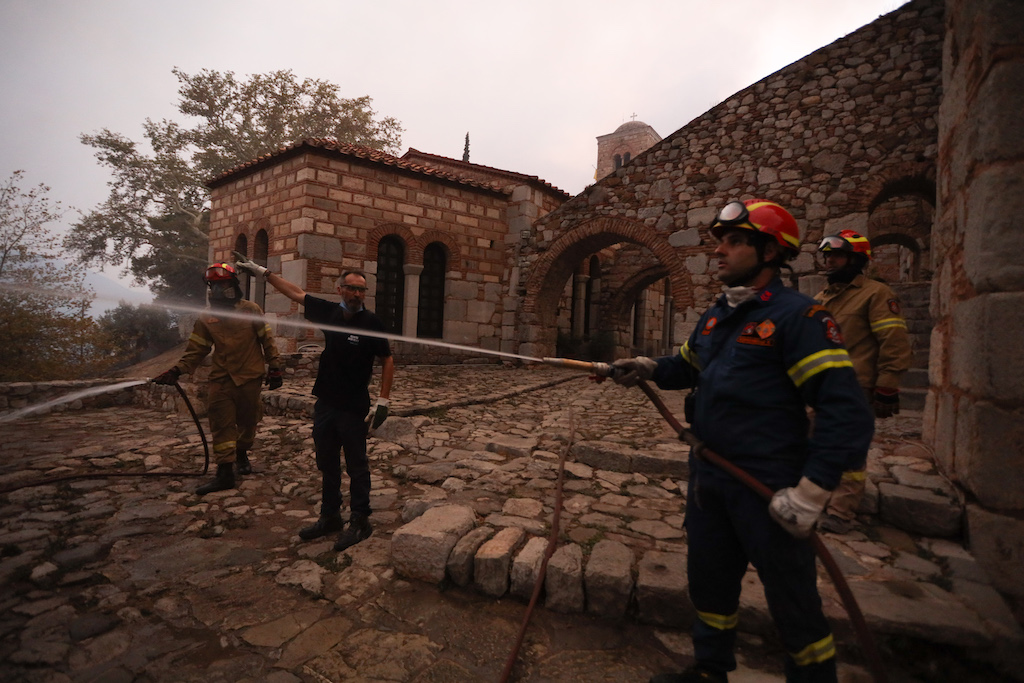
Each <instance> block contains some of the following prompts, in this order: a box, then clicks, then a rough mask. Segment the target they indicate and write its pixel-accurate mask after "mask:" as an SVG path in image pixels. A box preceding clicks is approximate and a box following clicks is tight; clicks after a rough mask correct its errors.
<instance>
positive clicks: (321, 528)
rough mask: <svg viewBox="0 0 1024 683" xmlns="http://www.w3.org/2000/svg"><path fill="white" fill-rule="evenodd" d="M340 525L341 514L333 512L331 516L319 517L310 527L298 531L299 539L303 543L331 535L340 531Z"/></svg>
mask: <svg viewBox="0 0 1024 683" xmlns="http://www.w3.org/2000/svg"><path fill="white" fill-rule="evenodd" d="M342 524H343V522H342V521H341V513H338V512H335V513H334V514H333V515H327V516H326V517H321V518H320V519H318V520H316V523H315V524H313V525H311V526H307V527H305V528H303V529H300V530H299V538H301V539H302V540H303V541H312V540H313V539H314V538H320V537H321V536H326V535H327V534H333V533H334V532H335V531H338V530H339V529H341V527H342Z"/></svg>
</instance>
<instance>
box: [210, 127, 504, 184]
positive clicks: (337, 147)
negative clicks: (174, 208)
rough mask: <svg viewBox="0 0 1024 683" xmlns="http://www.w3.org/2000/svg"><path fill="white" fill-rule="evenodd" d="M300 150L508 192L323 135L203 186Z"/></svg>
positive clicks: (305, 140) (214, 179) (254, 162)
mask: <svg viewBox="0 0 1024 683" xmlns="http://www.w3.org/2000/svg"><path fill="white" fill-rule="evenodd" d="M303 149H311V150H312V149H320V150H326V151H330V152H335V153H338V154H341V155H344V156H350V157H356V158H358V159H363V160H365V161H370V162H373V163H378V164H383V165H385V166H391V167H393V168H397V169H401V170H403V171H409V172H411V173H417V174H421V175H426V176H430V177H432V178H438V179H440V180H446V181H449V182H453V183H457V184H459V185H467V186H469V187H475V188H479V189H482V190H487V191H489V192H498V193H501V194H508V191H507V190H505V189H503V188H502V186H501V185H500V184H498V183H488V182H483V181H480V180H476V179H473V178H469V177H465V176H460V175H458V174H456V173H452V172H451V171H445V170H442V169H439V168H433V167H431V166H424V165H422V164H417V163H413V162H411V161H408V160H406V159H402V158H400V157H396V156H394V155H393V154H388V153H387V152H382V151H380V150H379V149H373V148H372V147H366V146H363V145H353V144H349V143H347V142H337V141H336V140H331V139H327V138H306V139H304V140H299V141H298V142H293V143H291V144H289V145H284V146H282V147H279V148H278V149H276V150H275V151H273V152H270V153H268V154H264V155H263V156H261V157H259V158H256V159H253V160H252V161H247V162H246V163H244V164H240V165H238V166H235V167H234V168H231V169H228V170H227V171H225V172H224V173H222V174H220V175H219V176H216V177H214V178H211V179H210V180H208V181H206V185H207V187H210V188H214V187H217V186H219V185H223V184H224V183H226V182H228V181H229V180H231V179H233V178H234V177H235V176H236V175H238V174H240V173H245V172H247V171H253V170H256V169H259V168H264V167H266V166H269V165H270V164H272V163H275V162H276V161H277V160H279V159H280V158H281V157H285V156H294V155H296V154H298V153H300V152H301V151H302V150H303Z"/></svg>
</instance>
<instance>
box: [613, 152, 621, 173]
mask: <svg viewBox="0 0 1024 683" xmlns="http://www.w3.org/2000/svg"><path fill="white" fill-rule="evenodd" d="M612 164H613V165H614V166H615V170H616V171H618V170H619V169H620V168H622V157H621V156H620V155H618V154H616V155H615V156H613V157H612Z"/></svg>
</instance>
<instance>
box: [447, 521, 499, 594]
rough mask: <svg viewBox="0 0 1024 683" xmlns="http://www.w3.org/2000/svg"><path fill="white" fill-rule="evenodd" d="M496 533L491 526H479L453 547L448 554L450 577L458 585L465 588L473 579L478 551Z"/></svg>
mask: <svg viewBox="0 0 1024 683" xmlns="http://www.w3.org/2000/svg"><path fill="white" fill-rule="evenodd" d="M493 535H494V528H493V527H489V526H478V527H477V528H475V529H473V530H472V531H470V532H469V533H468V534H466V535H465V536H463V537H462V538H460V539H459V542H458V543H456V544H455V547H454V548H452V552H451V554H450V555H448V566H447V569H448V578H450V579H451V580H452V582H453V583H455V585H456V586H462V587H463V588H465V587H466V586H468V585H469V584H470V583H471V582H472V581H473V564H474V561H475V559H476V553H477V551H478V550H480V546H482V545H483V544H484V543H485V542H486V541H487V540H488V539H489V538H490V537H491V536H493Z"/></svg>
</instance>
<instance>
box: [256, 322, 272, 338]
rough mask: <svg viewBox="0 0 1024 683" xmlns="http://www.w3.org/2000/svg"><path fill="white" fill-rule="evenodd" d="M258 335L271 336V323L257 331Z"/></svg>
mask: <svg viewBox="0 0 1024 683" xmlns="http://www.w3.org/2000/svg"><path fill="white" fill-rule="evenodd" d="M256 336H257V337H269V336H270V324H269V323H268V324H266V325H264V326H263V327H261V328H260V329H259V330H258V331H257V332H256Z"/></svg>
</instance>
